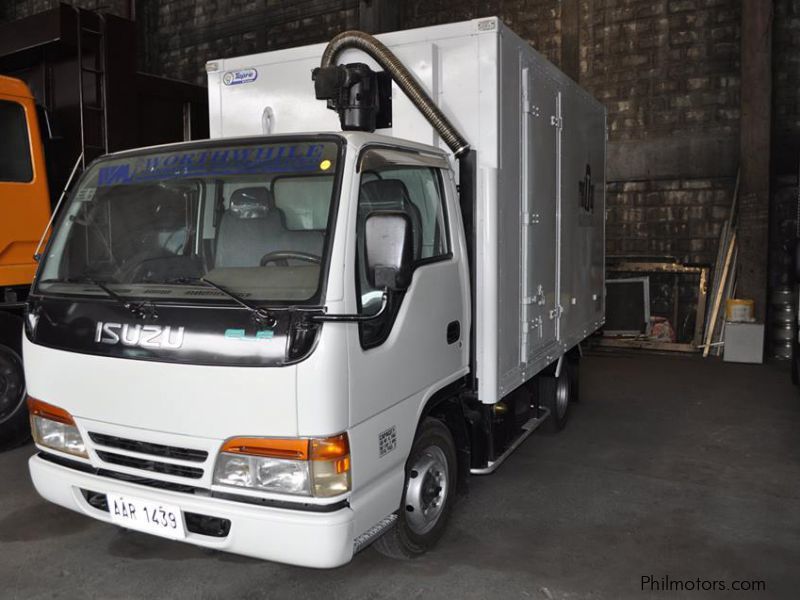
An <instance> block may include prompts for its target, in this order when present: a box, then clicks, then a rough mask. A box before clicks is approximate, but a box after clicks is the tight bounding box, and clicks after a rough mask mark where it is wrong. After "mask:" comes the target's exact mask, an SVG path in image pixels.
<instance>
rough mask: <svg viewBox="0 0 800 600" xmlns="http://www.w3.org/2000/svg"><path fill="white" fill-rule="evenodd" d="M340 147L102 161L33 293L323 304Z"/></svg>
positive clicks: (273, 146)
mask: <svg viewBox="0 0 800 600" xmlns="http://www.w3.org/2000/svg"><path fill="white" fill-rule="evenodd" d="M340 148H341V145H340V143H339V141H338V140H334V139H332V138H328V139H319V140H310V139H308V138H302V139H289V140H282V141H280V142H278V141H272V140H270V141H269V143H251V144H246V145H245V144H241V143H240V144H238V145H218V146H213V147H210V146H208V145H203V146H190V147H186V146H184V147H177V148H174V149H169V150H164V149H162V150H160V151H154V152H151V153H135V154H129V155H126V156H123V157H111V158H109V159H105V160H101V161H99V162H96V163H95V164H94V165H93V166H92V167H91V168H90V169H89V170H88V171H87V173H86V175H85V176H84V177H83V178H82V179H81V182H80V184H79V186H78V187H77V188H76V190H75V191H74V192H73V193H72V195H71V197H70V199H69V203H68V204H67V205H66V206H65V208H64V210H63V211H62V216H61V217H60V218H59V224H58V226H57V227H56V230H55V232H54V234H53V239H52V242H51V243H50V245H49V249H48V253H47V256H46V258H45V261H44V264H43V265H42V269H41V271H40V274H39V280H38V282H37V291H38V292H40V293H47V294H58V295H106V296H107V295H108V294H107V293H106V292H104V291H103V289H102V288H101V287H99V286H98V285H96V284H97V282H100V283H101V284H102V285H103V286H105V287H106V288H107V289H111V290H112V291H113V292H114V293H116V294H118V295H119V296H124V297H125V298H144V299H150V300H159V301H162V300H163V301H170V300H176V301H180V302H186V301H189V300H192V301H193V300H200V301H202V300H219V299H221V298H225V295H224V294H222V293H221V292H220V291H219V290H218V289H214V288H213V287H210V286H205V285H204V284H203V281H202V280H203V279H206V280H208V281H211V282H213V283H215V284H217V285H218V286H221V287H223V288H224V289H226V290H230V291H231V292H233V293H235V294H237V295H238V296H240V297H243V298H247V299H248V300H250V301H256V302H276V303H303V302H316V301H319V299H320V298H319V296H320V294H321V285H322V280H323V277H322V275H323V273H324V272H325V270H324V267H325V264H326V262H327V254H328V246H329V243H328V242H329V238H330V228H331V222H332V220H333V213H334V211H333V210H332V207H333V206H334V202H335V195H336V190H337V189H338V178H339V177H340V174H341V173H340V171H341V169H340V166H339V165H340V162H341V150H340Z"/></svg>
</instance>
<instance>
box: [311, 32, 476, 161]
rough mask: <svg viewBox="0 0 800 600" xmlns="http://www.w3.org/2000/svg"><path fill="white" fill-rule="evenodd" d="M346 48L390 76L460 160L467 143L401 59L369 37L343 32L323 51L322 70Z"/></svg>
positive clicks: (358, 33)
mask: <svg viewBox="0 0 800 600" xmlns="http://www.w3.org/2000/svg"><path fill="white" fill-rule="evenodd" d="M348 48H357V49H359V50H361V51H363V52H366V53H367V54H368V55H369V56H371V57H372V58H373V59H375V61H376V62H377V63H378V64H379V65H380V66H381V67H383V69H384V70H385V71H387V72H388V73H389V74H390V75H391V76H392V79H393V80H394V81H395V83H397V85H398V87H399V88H400V89H401V90H403V92H405V94H406V96H408V98H409V100H411V102H412V103H413V104H414V106H416V107H417V109H419V111H420V112H421V113H422V114H423V116H424V117H425V118H426V119H427V120H428V122H429V123H430V124H431V125H432V126H433V128H434V129H435V130H436V131H437V132H438V133H439V135H441V136H442V139H443V140H444V141H445V143H446V144H447V145H448V147H449V148H450V149H451V150H452V151H453V153H454V154H455V155H456V157H460V156H462V155H463V154H466V152H467V151H469V143H468V142H467V140H465V139H464V137H463V136H462V135H461V134H460V133H459V132H458V130H456V128H455V127H454V126H453V124H452V123H450V120H449V119H448V118H447V117H446V116H445V115H444V113H443V112H442V111H441V110H439V107H438V106H436V104H434V102H433V100H431V97H430V96H429V95H428V93H427V92H426V91H425V90H424V89H423V88H422V86H421V85H420V84H419V83H417V80H416V79H415V78H414V76H413V75H412V74H411V72H410V71H409V70H408V69H406V67H405V66H404V65H403V63H402V62H400V59H399V58H397V56H395V55H394V53H392V51H391V50H389V49H388V48H387V47H386V46H384V45H383V44H382V43H381V42H379V41H378V40H377V39H375V38H374V37H373V36H371V35H369V34H368V33H364V32H363V31H345V32H342V33H340V34H339V35H337V36H336V37H335V38H333V39H332V40H331V41H330V42H329V43H328V47H327V48H325V52H324V53H323V54H322V62H321V64H320V66H321V67H323V68H324V67H332V66H335V64H336V57H337V56H338V55H339V54H340V53H341V52H343V51H344V50H346V49H348Z"/></svg>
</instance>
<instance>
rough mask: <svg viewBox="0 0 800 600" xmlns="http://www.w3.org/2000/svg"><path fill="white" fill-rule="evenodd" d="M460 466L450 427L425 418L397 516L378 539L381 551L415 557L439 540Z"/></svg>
mask: <svg viewBox="0 0 800 600" xmlns="http://www.w3.org/2000/svg"><path fill="white" fill-rule="evenodd" d="M457 469H458V467H457V462H456V447H455V443H454V442H453V436H452V435H451V434H450V430H449V429H448V428H447V427H446V426H445V425H444V423H442V422H441V421H439V420H438V419H432V418H428V419H425V420H424V421H423V422H422V426H421V427H420V430H419V432H418V434H417V438H416V440H415V441H414V445H413V446H412V447H411V454H410V455H409V457H408V461H407V463H406V481H405V486H404V488H403V500H402V502H401V505H400V509H399V510H398V512H397V514H398V519H397V521H396V522H395V524H394V526H393V527H392V528H391V529H390V530H389V531H387V532H386V533H385V534H384V535H383V536H381V537H380V538H378V539H377V540H376V541H375V549H376V550H378V552H380V553H381V554H384V555H386V556H389V557H391V558H401V559H406V558H414V557H417V556H419V555H421V554H424V553H425V552H426V551H427V550H429V549H430V548H432V547H433V546H434V545H435V544H436V542H437V541H438V540H439V538H440V537H441V536H442V533H443V532H444V529H445V526H446V525H447V519H448V517H449V516H450V512H451V510H452V506H453V501H454V499H455V489H456V474H457V473H456V471H457Z"/></svg>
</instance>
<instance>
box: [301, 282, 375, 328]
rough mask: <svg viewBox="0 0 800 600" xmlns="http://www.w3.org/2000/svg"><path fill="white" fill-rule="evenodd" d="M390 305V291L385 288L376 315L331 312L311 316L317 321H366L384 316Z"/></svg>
mask: <svg viewBox="0 0 800 600" xmlns="http://www.w3.org/2000/svg"><path fill="white" fill-rule="evenodd" d="M388 305H389V291H388V290H383V297H382V298H381V309H380V310H379V311H378V312H376V313H375V314H374V315H361V314H354V315H329V314H322V315H313V316H312V317H311V320H312V321H316V322H317V323H325V322H331V323H364V322H366V321H372V320H374V319H378V318H380V317H381V316H383V313H384V312H386V307H387V306H388Z"/></svg>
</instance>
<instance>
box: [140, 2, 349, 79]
mask: <svg viewBox="0 0 800 600" xmlns="http://www.w3.org/2000/svg"><path fill="white" fill-rule="evenodd" d="M138 6H139V7H140V8H139V10H138V14H137V18H138V19H139V20H140V22H141V24H140V25H141V27H140V33H141V34H142V36H143V39H140V47H141V51H140V54H141V55H142V56H141V63H142V67H143V69H144V70H146V71H148V72H151V73H155V74H157V75H164V76H168V77H174V78H178V79H183V80H186V81H194V82H196V83H200V84H204V83H205V82H206V74H205V63H206V61H207V60H209V59H211V58H220V57H223V58H224V57H228V56H237V55H242V54H251V53H255V52H264V51H267V50H278V49H280V48H288V47H292V46H302V45H305V44H313V43H317V42H322V41H326V40H329V39H330V38H331V37H333V36H334V35H335V34H337V33H339V32H340V31H343V30H345V29H350V28H355V27H357V24H358V18H357V7H358V0H294V1H285V0H284V1H280V0H277V1H273V0H231V1H226V0H202V1H197V0H163V1H160V2H155V1H153V0H146V1H141V0H140V1H139V3H138Z"/></svg>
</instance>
